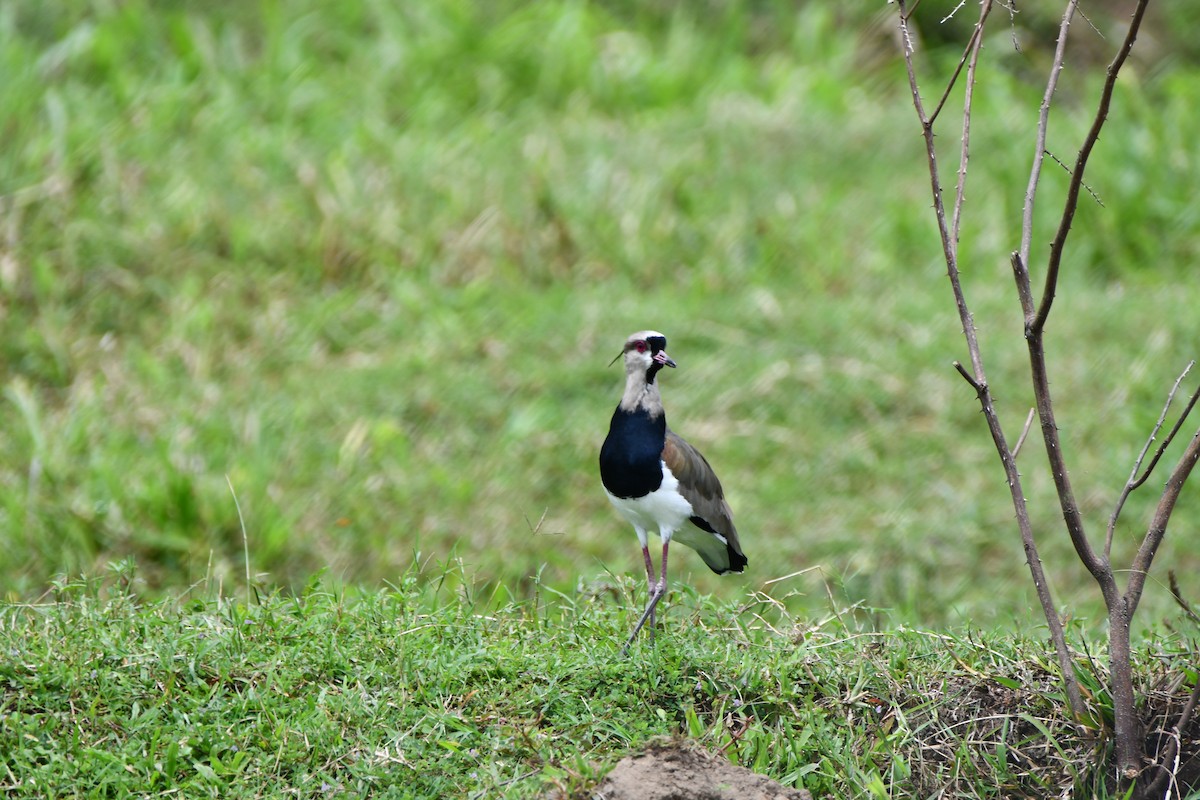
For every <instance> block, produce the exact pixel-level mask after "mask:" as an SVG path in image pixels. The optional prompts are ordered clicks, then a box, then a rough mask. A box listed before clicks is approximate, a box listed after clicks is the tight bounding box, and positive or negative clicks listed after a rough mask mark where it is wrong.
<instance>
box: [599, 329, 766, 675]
mask: <svg viewBox="0 0 1200 800" xmlns="http://www.w3.org/2000/svg"><path fill="white" fill-rule="evenodd" d="M621 355H623V356H624V357H625V394H624V395H623V396H622V397H621V403H620V405H618V406H617V410H616V411H614V412H613V416H612V423H611V424H610V425H609V428H608V438H606V439H605V440H604V446H603V447H601V448H600V479H601V480H602V481H603V482H604V491H605V493H606V494H607V495H608V499H609V500H610V501H611V502H612V504H613V505H614V506H615V507H616V509H617V511H619V512H620V513H621V516H623V517H624V518H625V519H627V520H629V523H630V524H631V525H633V529H634V530H635V531H637V537H638V541H639V542H641V544H642V557H643V558H644V559H645V561H646V578H647V579H648V580H649V582H650V600H649V602H648V603H647V604H646V610H645V612H644V613H643V614H642V618H641V619H639V620H638V623H637V626H636V627H634V629H633V633H632V634H630V636H629V641H627V642H626V643H625V647H624V648H622V650H621V652H622V654H624V653H625V652H627V651H628V650H629V646H630V645H631V644H633V640H634V639H635V638H637V635H638V631H640V630H641V629H642V627H643V626H644V625H645V624H646V622H647V620H649V622H650V638H651V640H653V638H654V609H655V607H656V606H657V605H658V601H659V600H661V599H662V596H663V595H664V594H666V593H667V547H668V546H669V545H670V544H671V539H672V538H674V539H676V540H677V541H680V542H683V543H684V544H686V545H687V546H688V547H690V548H692V549H693V550H695V551H696V552H697V553H699V554H700V557H701V558H703V559H704V563H705V564H708V566H709V567H710V568H711V569H712V571H713V572H715V573H717V574H718V575H724V574H725V573H726V572H741V571H742V570H744V569H745V568H746V556H744V555H742V547H741V545H740V544H739V543H738V535H737V529H736V528H735V527H734V526H733V512H732V511H730V510H729V504H728V503H726V502H725V494H724V492H723V491H722V490H721V482H720V481H719V480H717V475H716V473H715V472H713V469H712V467H711V466H709V464H708V461H706V460H705V458H704V456H702V455H700V451H698V450H697V449H696V448H694V447H692V446H691V445H690V444H688V443H687V442H685V441H684V440H683V439H681V438H679V436H677V435H676V434H675V432H674V431H672V430H671V429H670V428H668V427H667V417H666V414H665V413H664V412H663V404H662V396H661V395H660V394H659V392H658V384H657V383H656V382H655V380H654V379H655V377H657V375H658V372H659V370H661V369H662V368H663V367H674V366H675V362H674V361H672V360H671V358H670V356H668V355H667V337H665V336H663V335H662V334H661V333H659V332H658V331H640V332H638V333H635V334H633V335H632V336H630V337H629V338H628V339H626V340H625V349H624V350H622V351H621ZM620 357H621V356H617V358H620ZM616 360H617V359H616V358H614V359H613V361H616ZM689 523H690V524H689ZM652 530H657V532H658V535H659V536H660V537H661V539H662V572H661V575H660V576H659V579H658V580H657V581H656V580H655V579H654V562H653V561H652V560H651V559H650V547H649V543H648V541H647V535H648V534H649V532H650V531H652Z"/></svg>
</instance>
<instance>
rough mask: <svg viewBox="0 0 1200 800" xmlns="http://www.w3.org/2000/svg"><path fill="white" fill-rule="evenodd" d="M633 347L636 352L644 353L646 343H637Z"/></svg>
mask: <svg viewBox="0 0 1200 800" xmlns="http://www.w3.org/2000/svg"><path fill="white" fill-rule="evenodd" d="M634 346H635V347H636V348H637V351H638V352H639V353H644V352H646V343H645V342H638V343H637V344H636V345H634Z"/></svg>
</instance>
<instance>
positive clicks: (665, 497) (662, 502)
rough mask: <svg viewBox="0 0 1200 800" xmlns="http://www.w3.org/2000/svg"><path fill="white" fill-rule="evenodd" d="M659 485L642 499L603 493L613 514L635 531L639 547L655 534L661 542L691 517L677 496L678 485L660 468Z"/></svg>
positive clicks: (687, 506)
mask: <svg viewBox="0 0 1200 800" xmlns="http://www.w3.org/2000/svg"><path fill="white" fill-rule="evenodd" d="M662 470H663V480H662V485H661V486H659V487H658V489H656V490H655V491H653V492H651V493H650V494H648V495H646V496H644V497H633V498H624V497H616V496H614V495H613V494H612V493H611V492H609V491H608V490H607V489H605V490H604V493H605V494H607V495H608V500H609V502H611V503H612V504H613V507H614V508H616V509H617V511H619V512H621V516H623V517H624V518H625V519H626V520H628V521H629V524H630V525H632V526H633V527H634V529H635V530H636V531H637V535H638V539H639V540H641V543H642V546H643V547H644V546H645V545H646V534H647V533H648V532H649V531H658V534H659V535H660V536H661V537H662V539H663V541H664V542H668V541H670V540H671V534H673V533H675V531H677V530H679V528H680V527H681V526H682V525H683V524H684V523H685V522H687V521H688V519H689V518H690V517H691V516H692V504H691V503H689V502H688V501H687V499H685V498H684V496H683V495H681V494H680V493H679V481H678V480H676V478H675V476H674V475H672V474H671V470H669V469H667V465H666V464H663V468H662Z"/></svg>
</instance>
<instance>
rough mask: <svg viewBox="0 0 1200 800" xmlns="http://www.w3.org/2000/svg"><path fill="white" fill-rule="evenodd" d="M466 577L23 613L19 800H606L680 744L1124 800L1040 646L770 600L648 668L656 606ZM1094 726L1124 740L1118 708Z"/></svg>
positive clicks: (1161, 655) (106, 593)
mask: <svg viewBox="0 0 1200 800" xmlns="http://www.w3.org/2000/svg"><path fill="white" fill-rule="evenodd" d="M453 573H454V571H453V570H449V569H442V570H434V571H433V572H432V573H431V574H430V575H428V576H424V578H426V579H422V577H423V576H419V575H417V574H416V573H410V574H408V575H405V576H403V577H402V578H401V579H400V580H399V582H398V583H397V584H396V585H395V586H393V587H389V588H388V589H387V590H385V591H376V592H370V593H363V594H360V595H354V596H351V595H347V594H343V593H341V592H338V591H331V590H330V587H328V586H327V585H326V584H324V583H322V582H314V583H313V584H312V585H310V586H309V587H308V588H307V589H306V590H305V591H303V592H301V593H300V594H298V595H295V596H284V595H279V594H275V595H269V596H262V597H257V598H255V600H254V601H252V602H250V603H249V604H247V603H245V602H243V601H241V600H238V599H235V598H233V597H223V596H219V595H215V594H213V593H212V592H211V589H212V587H211V586H209V587H198V588H197V590H196V591H193V592H192V593H191V594H189V595H188V596H186V597H182V598H179V599H178V600H175V601H158V602H155V603H150V604H143V603H141V602H140V601H138V599H137V598H136V596H135V595H133V594H131V593H130V591H129V588H128V581H129V580H130V579H131V578H132V577H133V575H132V574H131V571H130V567H129V565H127V564H126V565H120V566H118V567H117V568H116V571H115V572H113V573H112V574H111V575H110V577H109V578H108V579H106V580H104V581H94V582H91V583H89V584H84V583H82V582H73V583H64V584H59V585H57V586H56V587H55V589H54V595H53V597H52V598H51V599H53V601H54V602H48V603H43V604H35V605H28V606H23V607H15V606H14V607H9V608H7V609H5V610H4V611H3V612H2V614H0V652H3V653H4V659H3V660H0V721H2V722H3V724H2V725H0V754H2V755H3V757H2V758H0V786H3V789H4V792H5V795H6V796H7V797H13V798H17V797H84V796H87V797H94V796H123V795H125V794H127V793H135V794H138V795H140V796H188V797H201V796H214V797H262V796H300V797H312V796H322V797H327V796H331V795H332V796H366V795H371V796H386V797H413V798H424V797H475V798H481V797H498V796H505V797H540V796H544V793H545V792H548V791H551V790H557V791H560V792H563V793H564V795H565V796H568V797H587V796H590V795H589V794H587V790H588V787H590V786H593V785H594V782H595V780H596V778H597V777H598V776H599V775H600V774H602V773H603V772H604V771H606V770H607V769H608V768H609V767H611V766H612V765H613V764H614V763H615V762H616V761H617V760H618V759H620V758H621V757H622V756H624V755H625V754H626V753H627V752H628V751H629V750H631V749H636V748H639V747H641V746H643V745H644V744H645V743H646V742H647V741H652V740H654V739H655V738H658V737H672V738H679V737H688V738H690V739H692V740H693V741H695V742H698V743H699V744H700V745H701V746H703V747H706V748H709V749H714V750H715V749H721V750H723V751H724V752H725V753H726V755H727V756H728V757H729V758H730V759H731V760H733V761H735V762H737V763H740V764H742V765H745V766H748V767H751V768H753V769H755V770H757V771H760V772H763V773H766V774H768V775H771V776H773V777H774V778H776V779H777V780H780V781H782V782H783V783H785V784H787V785H803V786H805V787H807V788H809V789H810V790H811V791H813V793H814V795H816V796H818V797H820V796H837V797H854V798H873V797H892V798H901V797H906V798H907V797H912V798H916V797H927V796H930V793H931V792H935V791H937V790H941V791H943V792H950V793H952V796H970V797H994V798H999V797H1016V796H1027V797H1033V796H1058V795H1059V794H1060V792H1061V790H1062V789H1063V788H1065V787H1068V786H1071V785H1075V786H1077V787H1078V788H1079V789H1080V790H1081V791H1085V792H1088V793H1089V794H1088V796H1093V795H1092V794H1091V792H1093V791H1094V790H1095V789H1096V787H1097V786H1099V780H1100V779H1099V776H1098V775H1097V774H1095V769H1094V767H1093V766H1092V765H1093V764H1094V761H1093V759H1094V756H1095V752H1094V747H1095V745H1094V743H1093V742H1092V741H1091V739H1090V738H1085V737H1080V736H1078V735H1076V734H1075V733H1074V732H1073V730H1072V728H1071V726H1070V725H1069V724H1068V723H1067V721H1066V720H1065V719H1063V718H1062V716H1061V712H1062V708H1063V704H1062V703H1061V702H1059V699H1058V698H1057V696H1056V694H1055V690H1056V686H1057V685H1058V684H1057V682H1056V679H1055V678H1054V675H1053V667H1052V665H1051V661H1050V659H1049V658H1048V657H1047V655H1046V653H1045V645H1044V643H1043V641H1042V640H1041V639H1040V638H1038V637H1034V638H1024V637H1019V636H1018V637H1009V638H1005V639H1002V640H999V641H997V640H989V639H988V638H987V637H984V636H982V635H980V634H979V633H978V632H976V633H971V632H966V633H958V634H953V635H949V634H946V633H935V632H930V631H927V630H919V629H912V628H904V627H901V628H899V629H891V630H886V631H883V630H875V629H873V628H871V627H870V626H869V625H864V621H863V618H862V616H861V615H860V614H859V613H858V612H856V610H855V609H848V608H840V607H836V606H831V607H829V608H828V609H827V610H826V613H825V614H824V615H823V616H822V617H820V618H816V619H808V618H795V617H792V616H790V615H789V614H788V613H787V612H786V611H784V610H783V608H782V606H781V605H780V603H779V602H778V601H777V600H775V599H774V598H771V597H770V596H768V595H760V596H758V597H756V598H752V599H751V600H750V601H749V602H747V603H746V604H744V605H742V606H740V607H739V606H737V605H734V604H727V603H718V602H714V601H713V600H712V599H711V598H710V597H707V596H701V595H697V594H695V593H694V592H691V591H685V592H682V593H679V594H677V595H676V597H675V599H674V602H672V603H671V606H670V611H669V613H668V614H667V616H666V620H665V624H664V625H663V627H662V630H661V632H660V633H659V635H658V641H657V643H656V645H654V646H650V645H648V644H647V643H646V642H645V640H640V641H639V642H638V643H637V644H636V645H635V647H634V648H633V650H632V652H631V655H630V657H629V658H627V659H626V658H621V657H619V655H618V649H619V647H620V644H621V642H622V641H623V638H624V634H625V632H626V631H627V630H628V629H629V627H630V626H631V625H632V623H633V621H634V619H635V617H636V611H637V609H636V607H634V605H633V601H632V599H631V598H630V597H629V596H627V592H628V591H629V589H630V588H631V586H632V582H622V583H621V584H620V585H617V586H614V587H612V589H613V591H611V592H609V591H605V592H599V593H581V594H574V595H570V596H557V595H555V596H553V599H554V600H555V602H553V603H552V604H551V603H547V600H549V599H551V594H549V593H545V594H539V596H538V597H536V598H534V599H531V600H529V601H524V602H521V603H515V604H514V603H511V602H510V601H508V600H505V599H504V598H503V597H498V596H495V595H486V594H477V593H476V591H477V587H474V586H472V585H471V584H469V583H460V585H459V588H450V587H449V585H447V584H445V583H443V580H444V579H445V578H447V577H450V576H453ZM457 577H458V578H460V579H461V577H462V576H461V575H459V576H457ZM430 578H431V579H432V580H429V579H430ZM1163 633H1164V635H1163V636H1162V637H1160V639H1159V641H1158V643H1157V644H1156V645H1155V646H1154V647H1153V648H1145V649H1144V652H1142V653H1141V654H1140V655H1139V663H1141V664H1143V667H1142V669H1141V671H1140V674H1139V676H1138V678H1139V682H1140V683H1142V684H1143V685H1145V686H1147V687H1149V686H1152V685H1154V684H1155V682H1156V681H1157V680H1158V679H1159V678H1160V677H1161V676H1163V675H1169V674H1171V673H1173V672H1175V671H1177V670H1179V669H1180V668H1182V667H1183V666H1185V665H1186V664H1187V663H1188V661H1187V659H1188V653H1189V652H1194V647H1195V642H1194V641H1192V640H1191V639H1188V638H1183V637H1181V636H1179V635H1178V634H1172V633H1170V632H1165V631H1164V632H1163ZM1080 668H1081V669H1082V670H1084V671H1085V672H1087V671H1088V670H1090V669H1091V667H1090V666H1089V664H1088V662H1087V661H1086V660H1085V659H1083V658H1082V656H1081V659H1080ZM1089 674H1090V673H1089ZM1151 707H1152V708H1153V705H1152V706H1151ZM1092 708H1093V710H1094V712H1095V714H1096V717H1097V719H1099V718H1100V717H1101V716H1102V714H1103V700H1102V698H1096V697H1093V703H1092ZM1072 776H1074V777H1072Z"/></svg>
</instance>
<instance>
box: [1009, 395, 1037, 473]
mask: <svg viewBox="0 0 1200 800" xmlns="http://www.w3.org/2000/svg"><path fill="white" fill-rule="evenodd" d="M1035 414H1037V409H1036V408H1031V409H1029V415H1028V416H1027V417H1025V427H1024V428H1022V429H1021V436H1020V437H1019V438H1018V439H1017V444H1016V446H1015V447H1014V448H1013V460H1014V461H1015V460H1016V459H1017V456H1019V455H1020V454H1021V445H1023V444H1025V437H1026V436H1028V435H1029V429H1030V428H1031V427H1033V417H1034V415H1035Z"/></svg>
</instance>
